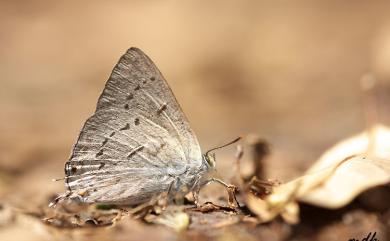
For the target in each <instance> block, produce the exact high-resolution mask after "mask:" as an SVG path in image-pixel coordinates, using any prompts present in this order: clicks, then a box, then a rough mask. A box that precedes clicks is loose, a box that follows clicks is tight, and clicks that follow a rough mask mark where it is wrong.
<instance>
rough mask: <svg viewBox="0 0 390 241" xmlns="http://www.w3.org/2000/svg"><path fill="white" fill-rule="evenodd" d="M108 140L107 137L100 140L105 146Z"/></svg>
mask: <svg viewBox="0 0 390 241" xmlns="http://www.w3.org/2000/svg"><path fill="white" fill-rule="evenodd" d="M107 142H108V138H104V141H103V142H102V146H105V145H106V144H107Z"/></svg>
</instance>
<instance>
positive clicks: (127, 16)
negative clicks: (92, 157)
mask: <svg viewBox="0 0 390 241" xmlns="http://www.w3.org/2000/svg"><path fill="white" fill-rule="evenodd" d="M389 8H390V3H389V2H388V1H375V2H369V1H354V2H351V1H322V2H320V1H308V0H306V1H277V2H275V1H274V2H272V3H271V2H267V1H232V0H228V1H212V2H211V1H168V2H167V1H164V2H163V1H161V2H160V1H117V2H108V1H83V2H79V1H64V2H53V1H47V0H38V1H23V0H19V1H5V0H3V1H0V11H1V14H0V43H1V44H0V52H1V54H0V76H1V80H0V84H1V88H0V109H1V114H0V240H21V241H22V240H69V239H71V238H72V239H74V240H141V239H143V240H189V239H190V240H327V241H328V240H349V239H351V238H356V239H359V240H361V239H362V238H364V237H365V236H367V234H368V233H369V232H371V233H373V232H376V233H377V234H376V235H377V238H378V240H381V241H382V240H386V239H389V237H390V233H389V230H390V211H389V205H388V204H389V203H390V200H389V199H390V198H389V196H390V191H389V188H388V186H387V187H381V188H379V189H375V190H371V191H369V192H368V193H364V194H363V195H361V196H360V197H359V198H357V199H356V200H355V201H353V202H352V203H351V204H350V205H348V206H346V207H344V208H342V209H338V210H327V209H321V208H316V207H313V206H309V205H305V204H302V205H301V222H300V223H298V224H296V225H290V224H287V223H285V222H284V221H283V220H282V219H279V218H278V219H276V220H274V221H272V222H269V223H266V224H256V223H254V222H252V221H253V220H252V219H248V220H246V221H245V220H244V221H243V220H242V219H239V220H238V219H237V217H238V216H240V215H243V216H247V217H251V218H253V215H252V214H251V213H250V212H249V211H248V210H246V209H245V208H243V209H242V210H240V212H242V213H241V214H240V215H238V214H237V213H234V212H231V211H226V210H225V211H224V210H220V211H215V212H211V213H201V212H195V211H190V212H189V215H190V218H191V220H190V221H191V222H190V226H189V229H188V230H187V231H184V232H179V233H178V232H176V231H174V230H172V229H171V228H168V227H166V226H164V225H159V224H150V223H145V222H142V221H137V220H133V219H131V218H128V217H127V218H126V217H125V218H122V219H121V220H120V221H118V222H117V223H116V224H115V225H111V224H110V225H108V224H107V225H106V226H104V225H103V226H104V227H96V225H95V226H94V224H90V225H88V223H87V224H85V223H83V225H81V226H82V227H80V226H69V227H68V226H67V227H64V226H62V224H61V225H55V224H53V223H48V222H45V221H42V220H44V219H45V218H48V217H49V216H50V215H51V214H52V211H50V210H49V211H48V209H47V205H48V203H49V201H50V200H52V198H53V197H54V196H55V194H56V193H60V192H63V191H64V189H65V188H64V185H63V183H62V182H52V181H51V179H53V178H60V177H63V175H64V174H63V169H64V163H65V161H66V160H67V158H68V157H69V153H70V150H71V148H72V145H73V143H74V141H75V140H76V137H77V135H78V133H79V130H80V128H81V127H82V125H83V123H84V121H85V120H86V119H87V118H88V117H89V116H90V115H91V114H92V112H93V110H94V109H95V104H96V100H97V98H98V96H99V94H100V92H101V91H102V88H103V86H104V83H105V81H106V80H107V78H108V76H109V74H110V72H111V70H112V68H113V66H114V65H115V63H116V62H117V60H118V58H119V57H120V56H121V55H122V54H123V53H124V52H125V51H126V50H127V49H128V48H129V47H131V46H136V47H138V48H141V49H142V50H143V51H144V52H146V53H147V54H148V55H149V56H150V57H151V58H152V59H153V61H154V62H155V63H156V65H157V66H158V67H159V68H160V70H161V72H162V73H163V75H164V76H165V78H166V79H167V81H168V82H169V84H170V86H171V87H172V89H173V91H174V93H175V95H176V97H177V99H178V101H179V103H180V104H181V106H182V108H183V110H184V112H185V113H186V115H187V117H188V119H189V120H190V122H191V125H192V128H193V129H194V131H195V132H196V134H197V136H198V139H199V141H200V144H201V146H202V148H203V150H207V149H209V148H211V147H214V146H217V145H220V144H223V143H226V142H227V141H230V140H232V139H234V138H235V137H237V136H240V135H248V134H251V135H256V136H258V137H259V138H261V139H263V140H266V141H267V142H268V143H269V144H270V151H271V154H270V156H268V157H267V158H266V160H265V163H264V164H263V165H264V168H265V170H264V177H265V178H271V179H276V180H279V181H281V182H285V181H288V180H291V179H292V178H294V177H297V176H298V175H300V174H302V173H303V172H304V170H306V168H307V167H308V166H310V164H312V163H313V162H314V161H315V160H316V159H317V158H318V157H319V156H320V155H321V153H323V152H324V151H325V150H326V149H327V148H329V147H331V146H332V145H333V144H335V143H336V142H337V141H339V140H341V139H343V138H345V137H348V136H350V135H353V134H355V133H358V132H361V131H362V130H364V129H365V128H366V126H367V118H366V113H367V106H366V105H365V102H364V98H365V97H364V94H363V92H362V90H361V85H360V80H361V79H362V78H363V77H364V76H367V74H373V75H374V76H375V78H376V79H377V86H376V90H375V91H376V92H375V96H377V99H378V106H377V107H375V109H376V110H377V111H378V112H379V117H378V118H379V120H380V121H381V122H382V123H385V124H389V121H390V112H389V111H388V108H387V106H388V105H390V94H389V93H390V68H389V63H390V18H389V15H388V9H389ZM368 108H374V107H372V106H369V107H368ZM251 150H252V149H251V147H250V146H249V145H246V146H244V158H243V162H244V164H243V169H244V170H243V171H244V172H245V171H248V172H250V170H251V168H253V167H252V166H251V163H252V161H253V158H252V155H251V154H252V152H251ZM234 155H235V148H234V146H232V147H227V148H225V149H222V150H220V151H218V152H217V165H218V172H219V175H220V176H221V177H222V179H224V180H226V181H229V180H231V178H232V177H234V176H235V175H237V173H234V172H232V170H233V168H231V167H232V166H233V163H234V159H235V158H234ZM248 163H249V164H248ZM219 197H221V198H219ZM201 200H202V202H203V203H204V202H206V201H212V202H213V203H216V204H219V205H226V193H225V191H224V189H222V188H221V187H219V186H218V185H214V184H213V185H210V186H209V187H207V188H206V189H205V190H204V191H203V192H202V196H201ZM185 207H191V204H187V206H185ZM107 215H112V214H107ZM98 226H99V225H98Z"/></svg>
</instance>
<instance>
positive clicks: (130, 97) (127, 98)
mask: <svg viewBox="0 0 390 241" xmlns="http://www.w3.org/2000/svg"><path fill="white" fill-rule="evenodd" d="M133 98H134V95H133V94H129V95H128V96H127V97H126V100H131V99H133Z"/></svg>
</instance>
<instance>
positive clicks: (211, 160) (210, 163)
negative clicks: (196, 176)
mask: <svg viewBox="0 0 390 241" xmlns="http://www.w3.org/2000/svg"><path fill="white" fill-rule="evenodd" d="M203 162H204V164H205V166H206V168H207V170H213V169H215V164H216V163H215V153H210V152H206V154H204V155H203Z"/></svg>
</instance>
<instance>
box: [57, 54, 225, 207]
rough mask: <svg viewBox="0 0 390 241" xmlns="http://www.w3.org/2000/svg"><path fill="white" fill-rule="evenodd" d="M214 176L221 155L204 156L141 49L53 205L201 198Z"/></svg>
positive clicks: (87, 127)
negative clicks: (69, 201) (165, 197)
mask: <svg viewBox="0 0 390 241" xmlns="http://www.w3.org/2000/svg"><path fill="white" fill-rule="evenodd" d="M214 169H215V156H214V155H213V154H210V152H207V153H206V154H204V155H203V154H202V152H201V149H200V146H199V143H198V140H197V138H196V136H195V134H194V132H193V131H192V129H191V127H190V125H189V122H188V120H187V118H186V117H185V115H184V113H183V111H182V110H181V108H180V106H179V104H178V102H177V101H176V99H175V96H174V95H173V93H172V90H171V89H170V87H169V86H168V84H167V82H166V81H165V79H164V77H163V76H162V74H161V73H160V71H159V70H158V69H157V67H156V66H155V65H154V63H153V62H152V60H151V59H150V58H149V57H148V56H147V55H146V54H144V53H143V52H142V51H141V50H140V49H138V48H130V49H129V50H128V51H127V52H126V53H125V54H124V55H123V56H122V57H121V58H120V60H119V62H118V63H117V65H116V66H115V67H114V69H113V71H112V73H111V75H110V77H109V79H108V81H107V82H106V85H105V87H104V90H103V93H102V94H101V95H100V97H99V100H98V102H97V107H96V111H95V113H94V114H93V115H92V116H91V117H89V118H88V120H87V121H86V122H85V124H84V126H83V128H82V130H81V132H80V134H79V137H78V139H77V142H76V144H75V145H74V148H73V151H72V154H71V156H70V158H69V160H68V161H67V162H66V164H65V178H64V180H65V185H66V187H67V189H68V191H67V192H66V193H64V194H62V195H60V196H58V197H57V198H56V200H55V201H54V202H52V204H51V205H52V206H53V205H55V204H56V203H57V202H58V201H61V200H63V199H68V198H69V199H78V200H79V201H81V202H84V203H111V204H128V205H135V204H140V203H143V202H146V201H148V200H150V199H151V198H153V197H155V196H156V195H157V194H160V193H163V192H167V193H168V195H169V196H174V195H176V194H178V193H181V192H184V194H185V193H188V192H190V191H192V192H193V193H194V197H195V199H197V195H196V194H197V193H198V192H199V190H200V188H201V187H202V186H203V185H205V184H206V183H208V182H209V181H210V180H215V179H207V176H208V175H207V174H208V173H210V172H211V171H213V170H214ZM220 182H221V181H220ZM222 183H223V182H222ZM223 184H224V183H223ZM225 185H226V184H225Z"/></svg>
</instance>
